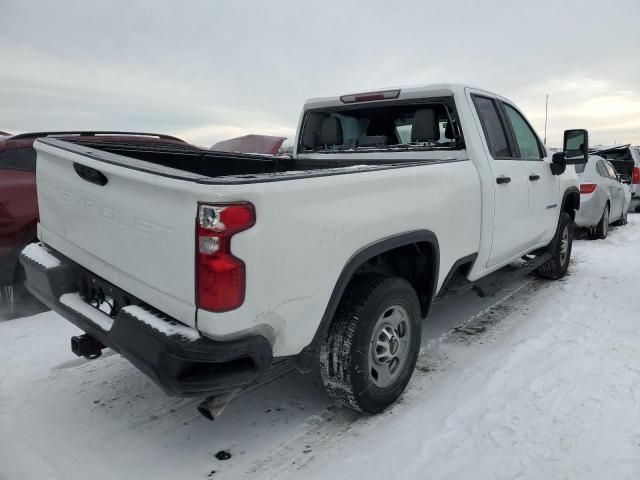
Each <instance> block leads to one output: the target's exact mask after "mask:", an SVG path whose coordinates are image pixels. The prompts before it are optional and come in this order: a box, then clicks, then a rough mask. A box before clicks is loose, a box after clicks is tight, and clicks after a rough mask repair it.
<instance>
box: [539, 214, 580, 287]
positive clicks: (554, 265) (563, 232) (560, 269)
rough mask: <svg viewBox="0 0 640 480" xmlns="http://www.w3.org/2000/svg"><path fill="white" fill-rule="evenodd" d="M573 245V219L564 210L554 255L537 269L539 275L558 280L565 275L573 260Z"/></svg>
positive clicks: (557, 231) (557, 232)
mask: <svg viewBox="0 0 640 480" xmlns="http://www.w3.org/2000/svg"><path fill="white" fill-rule="evenodd" d="M572 246H573V221H572V220H571V217H570V216H569V214H568V213H566V212H562V213H561V214H560V220H559V222H558V229H557V230H556V236H555V238H554V249H553V252H552V255H553V256H552V257H551V259H550V260H549V261H548V262H547V263H545V264H544V265H542V266H541V267H540V268H538V270H536V273H537V274H538V276H540V277H542V278H547V279H549V280H558V279H559V278H562V277H564V276H565V274H566V273H567V269H568V268H569V262H570V261H571V247H572Z"/></svg>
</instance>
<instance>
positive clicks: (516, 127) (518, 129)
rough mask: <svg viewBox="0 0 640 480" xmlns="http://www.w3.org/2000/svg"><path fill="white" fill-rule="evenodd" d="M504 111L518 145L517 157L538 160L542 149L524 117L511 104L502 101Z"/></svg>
mask: <svg viewBox="0 0 640 480" xmlns="http://www.w3.org/2000/svg"><path fill="white" fill-rule="evenodd" d="M502 105H503V107H504V111H505V113H506V115H507V118H508V119H509V124H510V125H511V130H512V131H513V135H514V137H515V140H516V144H517V145H518V150H519V158H522V159H523V160H540V159H541V158H542V156H543V155H542V149H541V148H540V143H539V142H538V137H537V136H536V134H535V132H534V131H533V129H532V128H531V127H530V126H529V123H527V121H526V120H525V118H524V117H523V116H522V115H520V112H518V111H517V110H516V109H515V108H513V107H512V106H511V105H509V104H506V103H503V104H502Z"/></svg>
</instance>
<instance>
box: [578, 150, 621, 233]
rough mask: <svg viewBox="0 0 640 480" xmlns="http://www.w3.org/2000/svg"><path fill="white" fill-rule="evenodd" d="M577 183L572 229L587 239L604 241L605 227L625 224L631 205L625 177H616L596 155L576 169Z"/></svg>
mask: <svg viewBox="0 0 640 480" xmlns="http://www.w3.org/2000/svg"><path fill="white" fill-rule="evenodd" d="M576 173H577V174H578V178H579V179H580V210H578V211H577V212H576V219H575V223H576V226H578V227H581V228H586V229H588V232H589V238H591V239H595V238H606V237H607V233H608V232H609V224H612V223H616V224H619V225H624V224H625V223H627V212H628V211H629V203H630V201H631V191H630V190H629V186H628V185H627V184H628V183H630V182H631V178H630V177H629V176H628V175H618V173H617V172H616V170H615V168H613V165H611V164H610V163H609V162H608V161H607V160H605V159H604V158H602V157H599V156H597V155H591V156H590V157H589V161H588V162H587V163H586V164H585V165H577V166H576Z"/></svg>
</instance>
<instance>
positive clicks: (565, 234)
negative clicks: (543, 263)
mask: <svg viewBox="0 0 640 480" xmlns="http://www.w3.org/2000/svg"><path fill="white" fill-rule="evenodd" d="M568 256H569V227H568V226H565V227H564V230H562V237H560V263H561V264H562V265H564V264H565V262H566V261H567V257H568Z"/></svg>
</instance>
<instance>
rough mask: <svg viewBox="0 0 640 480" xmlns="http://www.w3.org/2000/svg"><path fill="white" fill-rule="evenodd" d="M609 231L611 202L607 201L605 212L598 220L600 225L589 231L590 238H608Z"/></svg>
mask: <svg viewBox="0 0 640 480" xmlns="http://www.w3.org/2000/svg"><path fill="white" fill-rule="evenodd" d="M608 233H609V204H608V203H607V204H606V205H605V207H604V212H602V217H601V218H600V221H599V222H598V225H597V226H596V227H595V228H594V229H592V230H590V231H589V238H590V239H591V240H596V239H600V240H604V239H605V238H607V235H608Z"/></svg>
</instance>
